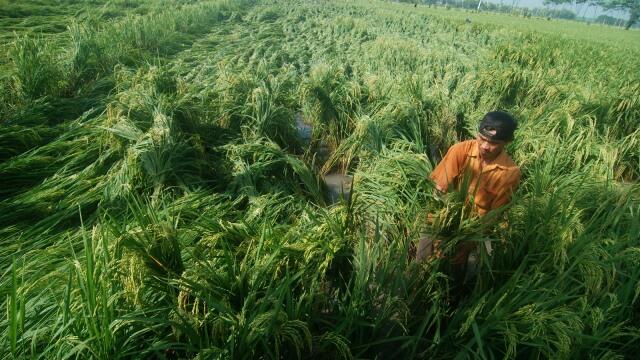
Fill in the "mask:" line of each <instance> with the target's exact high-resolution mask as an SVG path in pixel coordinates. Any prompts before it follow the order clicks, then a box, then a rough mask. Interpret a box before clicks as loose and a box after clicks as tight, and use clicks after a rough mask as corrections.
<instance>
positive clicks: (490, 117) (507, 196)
mask: <svg viewBox="0 0 640 360" xmlns="http://www.w3.org/2000/svg"><path fill="white" fill-rule="evenodd" d="M516 128H517V122H516V120H515V119H514V118H513V117H512V116H511V115H509V114H508V113H506V112H503V111H492V112H489V113H487V114H486V115H485V116H484V118H483V119H482V121H481V122H480V126H479V128H478V134H477V136H476V138H475V139H473V140H468V141H463V142H460V143H457V144H455V145H453V146H451V147H450V148H449V150H448V151H447V154H446V155H445V156H444V158H443V159H442V161H440V163H439V164H438V165H437V166H436V168H435V169H434V170H433V172H432V173H431V179H432V180H433V181H434V182H435V186H436V189H438V191H440V192H448V191H450V190H453V189H455V190H462V191H465V190H464V189H461V187H462V185H463V183H465V186H466V185H468V187H467V190H466V191H467V192H468V195H467V201H471V200H470V199H473V200H472V201H473V204H471V205H472V207H473V213H475V214H476V215H478V216H481V217H482V216H484V215H486V214H487V213H488V212H489V211H491V210H495V209H498V208H499V207H501V206H504V205H506V204H508V203H509V201H510V200H511V194H513V192H514V191H516V189H517V188H518V185H519V183H520V169H519V168H518V166H517V165H516V163H515V162H514V161H513V160H512V159H511V157H510V156H509V155H508V154H507V152H506V151H505V149H504V148H505V146H506V145H507V144H509V143H510V142H511V141H512V140H513V135H514V132H515V130H516ZM463 179H464V180H466V181H463ZM439 244H440V242H439V241H438V240H437V239H435V240H434V239H431V238H430V237H429V236H423V237H422V238H421V239H420V242H419V244H418V248H417V253H416V259H417V260H418V261H422V260H425V259H427V258H430V257H432V256H436V257H441V256H442V254H441V251H440V246H439ZM474 244H475V243H473V242H463V243H462V244H461V245H459V246H458V248H457V249H456V252H455V255H454V256H453V258H451V259H450V260H451V263H452V265H453V268H454V270H455V272H458V273H460V272H462V276H464V273H465V272H466V265H467V260H468V257H469V254H470V253H471V252H472V251H473V250H474V248H475V246H474ZM457 275H460V274H457ZM454 276H455V274H454Z"/></svg>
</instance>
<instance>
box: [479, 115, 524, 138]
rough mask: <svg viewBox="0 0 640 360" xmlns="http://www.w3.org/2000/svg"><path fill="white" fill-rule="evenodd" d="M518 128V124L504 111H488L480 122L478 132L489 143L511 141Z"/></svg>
mask: <svg viewBox="0 0 640 360" xmlns="http://www.w3.org/2000/svg"><path fill="white" fill-rule="evenodd" d="M517 128H518V122H517V121H516V119H514V118H513V116H511V115H509V113H506V112H504V111H490V112H488V113H487V114H486V115H485V116H484V118H482V121H480V126H479V128H478V131H479V132H480V134H481V135H482V136H484V137H486V138H487V139H489V140H491V141H505V142H506V141H512V140H513V132H514V131H516V129H517Z"/></svg>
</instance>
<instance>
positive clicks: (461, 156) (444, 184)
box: [431, 143, 467, 191]
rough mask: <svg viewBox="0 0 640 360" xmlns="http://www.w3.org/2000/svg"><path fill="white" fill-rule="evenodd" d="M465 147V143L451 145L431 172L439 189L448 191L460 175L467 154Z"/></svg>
mask: <svg viewBox="0 0 640 360" xmlns="http://www.w3.org/2000/svg"><path fill="white" fill-rule="evenodd" d="M465 148H466V147H465V143H458V144H455V145H453V146H451V147H450V148H449V150H447V154H446V155H445V156H444V158H442V160H441V161H440V162H439V163H438V165H437V166H436V168H435V169H433V171H432V172H431V179H432V180H433V181H434V182H435V183H436V187H437V188H438V189H439V190H442V191H448V190H449V186H451V185H452V183H453V182H454V180H455V179H456V177H457V176H458V175H460V170H461V169H462V168H463V166H464V161H465V155H466V154H467V152H466V151H465Z"/></svg>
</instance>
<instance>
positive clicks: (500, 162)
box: [467, 140, 508, 172]
mask: <svg viewBox="0 0 640 360" xmlns="http://www.w3.org/2000/svg"><path fill="white" fill-rule="evenodd" d="M467 156H469V157H472V158H480V152H479V150H478V141H477V140H474V141H473V145H472V146H471V148H470V149H469V151H468V152H467ZM507 160H508V155H507V152H506V151H504V149H502V151H501V152H500V154H498V156H497V157H496V159H495V160H494V161H493V163H491V164H489V165H487V166H485V167H484V168H483V169H482V172H487V171H491V170H493V169H495V168H498V169H501V170H504V169H506V168H507V167H508V162H507Z"/></svg>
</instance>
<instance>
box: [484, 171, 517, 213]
mask: <svg viewBox="0 0 640 360" xmlns="http://www.w3.org/2000/svg"><path fill="white" fill-rule="evenodd" d="M519 185H520V169H517V168H516V169H515V171H513V172H511V173H510V174H509V176H508V177H507V179H506V181H505V183H504V185H503V186H501V187H500V191H499V192H498V194H497V195H496V197H495V198H494V199H493V202H492V203H491V209H492V210H493V209H497V208H499V207H501V206H504V205H506V204H508V203H509V202H510V201H511V195H513V193H514V192H516V190H518V186H519Z"/></svg>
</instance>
